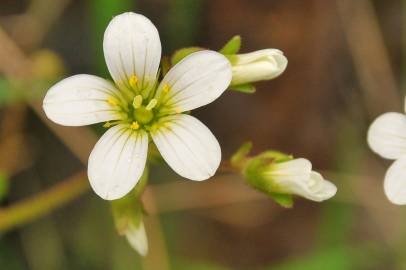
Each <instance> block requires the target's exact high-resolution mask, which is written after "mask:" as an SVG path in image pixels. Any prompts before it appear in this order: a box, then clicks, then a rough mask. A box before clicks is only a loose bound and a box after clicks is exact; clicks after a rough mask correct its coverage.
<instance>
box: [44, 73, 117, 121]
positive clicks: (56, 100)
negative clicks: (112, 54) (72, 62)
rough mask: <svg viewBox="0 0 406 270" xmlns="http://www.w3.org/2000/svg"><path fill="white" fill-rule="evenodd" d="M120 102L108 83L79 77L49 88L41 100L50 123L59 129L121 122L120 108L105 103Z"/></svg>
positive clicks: (70, 78)
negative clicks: (59, 127) (111, 100)
mask: <svg viewBox="0 0 406 270" xmlns="http://www.w3.org/2000/svg"><path fill="white" fill-rule="evenodd" d="M121 98H122V96H121V94H120V92H119V91H118V90H117V89H116V88H115V87H114V85H113V84H112V83H110V82H109V81H107V80H104V79H102V78H99V77H97V76H93V75H87V74H80V75H75V76H72V77H68V78H66V79H64V80H62V81H60V82H59V83H57V84H55V85H54V86H52V87H51V89H49V90H48V92H47V94H46V96H45V98H44V102H43V109H44V111H45V114H46V116H47V117H48V118H49V119H51V120H52V121H54V122H55V123H58V124H60V125H64V126H83V125H91V124H95V123H99V122H104V121H110V120H117V119H120V114H119V113H118V112H119V107H118V106H117V105H112V104H110V103H108V100H109V99H114V100H120V99H121Z"/></svg>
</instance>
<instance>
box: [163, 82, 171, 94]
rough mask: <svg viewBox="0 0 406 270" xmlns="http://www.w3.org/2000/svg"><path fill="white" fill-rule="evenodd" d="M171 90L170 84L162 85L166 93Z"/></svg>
mask: <svg viewBox="0 0 406 270" xmlns="http://www.w3.org/2000/svg"><path fill="white" fill-rule="evenodd" d="M169 90H170V88H169V84H167V83H164V86H162V91H164V93H165V94H166V93H168V92H169Z"/></svg>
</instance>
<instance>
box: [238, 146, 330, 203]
mask: <svg viewBox="0 0 406 270" xmlns="http://www.w3.org/2000/svg"><path fill="white" fill-rule="evenodd" d="M280 157H282V156H280ZM287 157H288V156H286V158H276V159H275V158H272V157H271V156H269V155H267V153H266V152H265V153H264V154H262V155H259V156H258V157H256V158H253V159H251V160H250V161H249V162H248V163H247V165H246V167H245V170H244V173H245V176H246V179H247V182H248V183H249V184H250V185H251V186H253V187H254V188H256V189H258V190H260V191H262V192H265V193H267V194H269V195H272V194H288V195H289V194H291V195H298V196H301V197H304V198H306V199H309V200H312V201H317V202H321V201H324V200H327V199H330V198H331V197H333V196H334V195H335V193H336V191H337V188H336V186H335V185H334V184H333V183H331V182H329V181H327V180H325V179H324V178H323V177H322V176H321V175H320V174H319V173H317V172H315V171H312V164H311V163H310V161H309V160H307V159H304V158H298V159H292V158H290V159H289V158H287Z"/></svg>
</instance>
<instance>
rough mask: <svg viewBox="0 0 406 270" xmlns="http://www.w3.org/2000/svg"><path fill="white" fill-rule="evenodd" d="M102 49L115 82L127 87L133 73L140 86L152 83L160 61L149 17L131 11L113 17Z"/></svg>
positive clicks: (159, 52) (156, 38) (155, 36)
mask: <svg viewBox="0 0 406 270" xmlns="http://www.w3.org/2000/svg"><path fill="white" fill-rule="evenodd" d="M103 49H104V57H105V59H106V63H107V67H108V69H109V71H110V74H111V76H112V77H113V79H114V81H115V82H116V83H117V85H125V86H127V87H129V80H130V78H131V76H133V75H135V76H136V77H137V78H138V82H137V85H138V87H139V88H144V87H148V86H149V87H152V86H153V84H154V83H155V80H156V77H157V72H158V68H159V63H160V61H161V41H160V39H159V34H158V30H157V29H156V28H155V26H154V24H153V23H152V22H151V21H150V20H149V19H148V18H146V17H145V16H143V15H140V14H136V13H132V12H127V13H123V14H121V15H118V16H116V17H114V18H113V19H112V20H111V22H110V24H109V25H108V27H107V29H106V32H105V33H104V41H103Z"/></svg>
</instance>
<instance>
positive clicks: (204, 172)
mask: <svg viewBox="0 0 406 270" xmlns="http://www.w3.org/2000/svg"><path fill="white" fill-rule="evenodd" d="M161 121H162V122H160V123H159V127H158V128H157V129H156V130H154V131H152V132H151V136H152V139H153V141H154V143H155V145H156V146H157V148H158V150H159V152H160V153H161V155H162V157H163V158H164V159H165V161H166V162H167V163H168V164H169V166H170V167H171V168H172V169H173V170H174V171H175V172H177V173H178V174H179V175H181V176H183V177H185V178H188V179H191V180H196V181H201V180H206V179H208V178H210V177H211V176H213V175H214V173H215V172H216V170H217V168H218V166H219V165H220V161H221V149H220V145H219V143H218V142H217V139H216V138H215V137H214V135H213V134H212V133H211V131H210V130H209V129H208V128H207V127H206V126H205V125H204V124H202V123H201V122H200V121H199V120H197V119H196V118H194V117H193V116H190V115H185V114H177V115H172V116H167V117H165V118H163V119H162V120H161Z"/></svg>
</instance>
